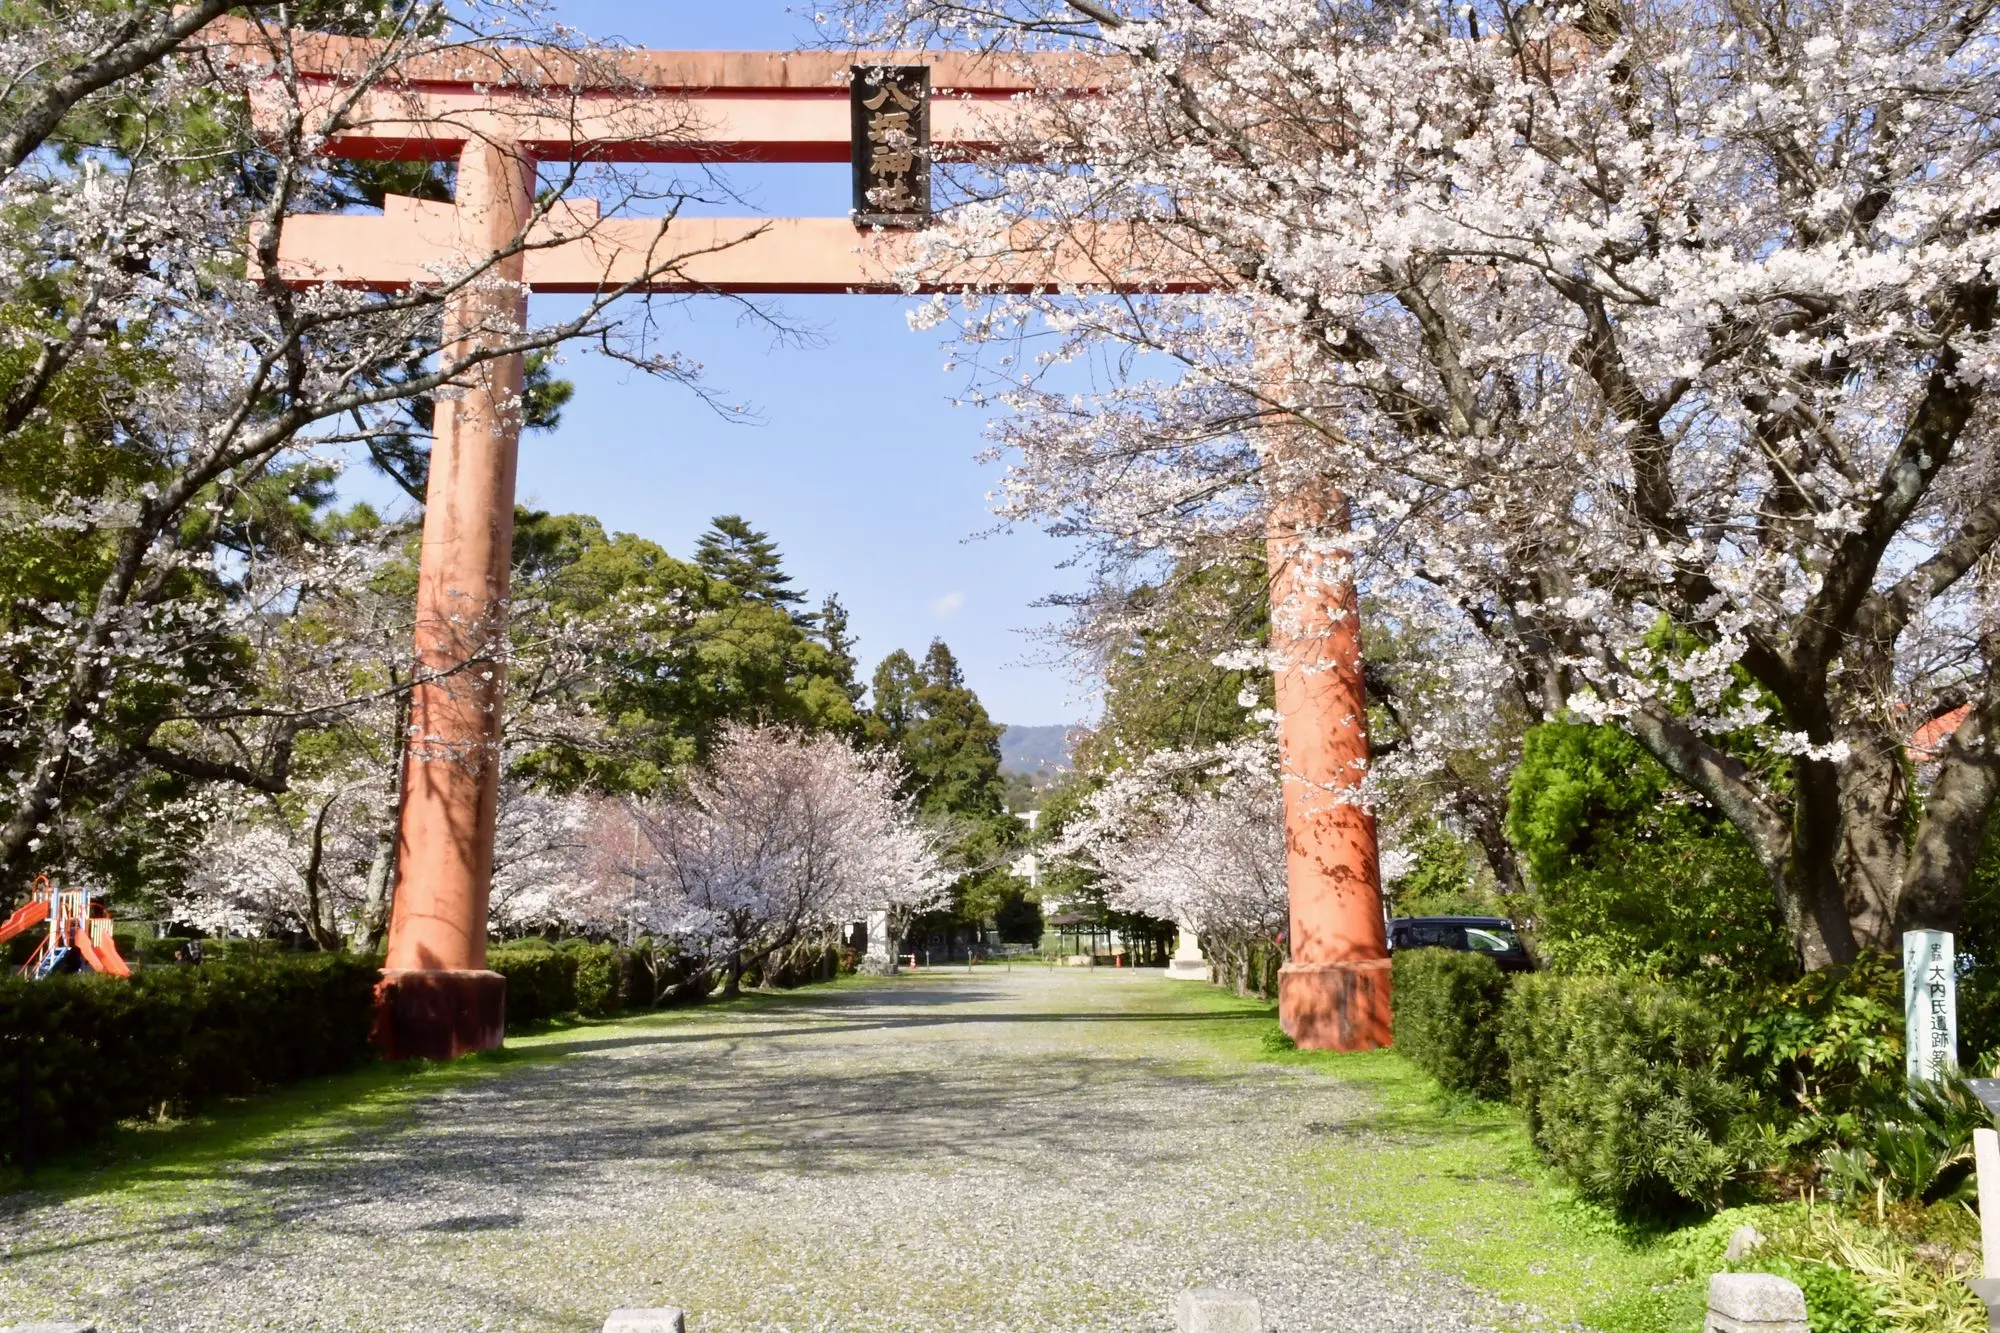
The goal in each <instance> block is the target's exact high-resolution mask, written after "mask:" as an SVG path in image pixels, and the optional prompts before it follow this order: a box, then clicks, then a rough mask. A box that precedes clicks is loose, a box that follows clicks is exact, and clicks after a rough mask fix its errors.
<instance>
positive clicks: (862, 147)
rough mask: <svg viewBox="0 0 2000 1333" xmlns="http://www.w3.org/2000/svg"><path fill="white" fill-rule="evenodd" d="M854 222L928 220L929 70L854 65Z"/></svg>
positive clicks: (870, 224)
mask: <svg viewBox="0 0 2000 1333" xmlns="http://www.w3.org/2000/svg"><path fill="white" fill-rule="evenodd" d="M849 97H850V104H851V105H852V107H853V110H854V222H855V225H856V226H862V227H921V226H924V225H925V224H927V223H928V222H929V221H930V219H931V71H930V67H929V66H928V65H856V66H855V67H854V81H853V84H852V90H851V92H850V94H849Z"/></svg>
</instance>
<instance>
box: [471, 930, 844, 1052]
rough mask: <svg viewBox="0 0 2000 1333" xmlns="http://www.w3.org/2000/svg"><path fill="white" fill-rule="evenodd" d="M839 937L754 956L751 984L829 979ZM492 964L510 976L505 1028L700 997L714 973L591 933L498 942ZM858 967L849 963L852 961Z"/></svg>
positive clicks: (747, 979)
mask: <svg viewBox="0 0 2000 1333" xmlns="http://www.w3.org/2000/svg"><path fill="white" fill-rule="evenodd" d="M841 952H842V951H841V946H840V944H839V942H838V941H837V940H835V941H828V942H823V943H820V942H815V943H802V944H797V945H794V946H792V947H791V948H789V949H786V950H784V951H782V953H781V954H777V955H773V956H771V957H769V958H764V959H759V960H757V961H756V962H753V963H752V964H751V965H750V966H749V968H748V969H746V970H745V972H744V975H743V984H744V985H745V986H772V987H780V988H784V989H789V988H791V987H794V986H804V985H809V984H811V983H812V982H815V981H830V980H832V979H833V978H834V977H836V976H838V975H839V974H840V972H841V970H842V966H841ZM486 965H487V966H488V967H490V968H492V969H493V970H494V971H495V972H498V973H499V974H500V975H501V976H503V977H505V978H507V1028H508V1030H509V1031H520V1030H523V1029H526V1028H532V1027H535V1026H538V1025H540V1024H543V1023H548V1022H550V1021H552V1020H554V1019H558V1018H564V1017H568V1016H571V1015H575V1016H577V1017H581V1018H603V1017H606V1016H608V1015H611V1014H618V1013H624V1012H626V1011H628V1010H632V1009H651V1008H654V1007H655V1006H658V1005H668V1004H678V1003H683V1002H685V1001H688V1000H695V999H700V998H701V997H702V996H704V995H706V994H707V993H708V989H709V985H710V984H711V980H712V979H711V978H710V977H709V976H708V975H707V974H706V973H704V972H703V971H701V970H700V969H699V968H698V967H697V966H695V964H694V963H693V962H692V961H691V960H688V959H684V958H682V957H681V956H679V955H678V954H675V953H673V952H671V951H667V950H662V949H658V948H656V947H655V946H653V945H651V944H647V943H642V944H641V945H640V946H639V947H638V948H636V949H624V948H620V947H618V946H616V945H612V944H593V943H590V942H588V941H585V940H564V941H563V942H561V943H560V944H551V943H549V942H548V941H546V940H514V941H510V942H508V943H506V944H497V945H495V946H493V948H492V949H491V950H489V951H488V953H487V959H486ZM846 970H848V971H852V970H853V967H852V965H851V963H850V964H849V966H848V967H847V969H846Z"/></svg>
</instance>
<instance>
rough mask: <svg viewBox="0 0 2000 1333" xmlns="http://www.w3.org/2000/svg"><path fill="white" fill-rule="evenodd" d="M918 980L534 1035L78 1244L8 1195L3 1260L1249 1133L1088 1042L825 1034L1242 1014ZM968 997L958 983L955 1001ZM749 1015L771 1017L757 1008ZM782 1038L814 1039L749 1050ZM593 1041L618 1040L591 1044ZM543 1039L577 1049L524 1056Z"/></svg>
mask: <svg viewBox="0 0 2000 1333" xmlns="http://www.w3.org/2000/svg"><path fill="white" fill-rule="evenodd" d="M918 994H920V992H916V991H914V990H913V991H907V992H902V993H900V994H897V995H896V996H895V1000H896V1001H897V1002H899V1003H890V1004H882V1005H881V1006H880V1008H881V1010H882V1012H880V1014H879V1015H870V1016H869V1017H867V1018H866V1019H863V1018H861V1016H859V1015H856V1014H853V1013H852V1011H851V1010H850V1011H849V1012H846V1013H843V1014H841V1015H840V1018H839V1019H838V1020H836V1021H834V1022H829V1023H818V1024H801V1023H795V1022H786V1023H784V1025H783V1026H776V1025H773V1026H768V1027H764V1028H757V1027H755V1026H754V1025H744V1026H739V1025H737V1024H734V1023H730V1024H727V1025H724V1026H720V1027H716V1026H705V1029H704V1030H701V1031H694V1032H678V1031H672V1030H661V1031H655V1032H643V1033H632V1034H629V1035H619V1036H610V1035H607V1036H605V1037H604V1038H601V1039H598V1038H583V1039H580V1040H577V1041H570V1042H556V1043H547V1044H543V1045H540V1046H538V1047H536V1048H534V1052H533V1054H534V1056H536V1057H538V1058H535V1059H532V1060H526V1061H522V1062H521V1063H520V1064H518V1065H517V1066H516V1067H515V1068H513V1069H511V1070H509V1071H508V1073H507V1076H506V1077H502V1078H480V1079H468V1080H463V1081H456V1082H452V1083H449V1084H446V1085H443V1086H442V1087H440V1088H439V1089H438V1090H437V1091H435V1092H427V1093H425V1094H424V1095H423V1096H422V1097H421V1098H419V1099H416V1100H413V1101H410V1102H407V1103H404V1104H401V1105H399V1106H397V1107H394V1108H391V1109H388V1110H386V1111H379V1112H378V1111H375V1110H371V1109H365V1108H364V1109H363V1110H361V1111H359V1112H357V1113H356V1114H355V1115H354V1116H353V1118H352V1120H351V1121H350V1122H348V1123H342V1124H337V1125H334V1126H328V1127H326V1128H324V1129H323V1130H319V1131H316V1132H315V1133H314V1134H313V1136H312V1138H311V1141H310V1143H309V1145H307V1146H306V1147H305V1148H304V1149H303V1150H286V1149H284V1148H282V1147H280V1148H275V1149H274V1148H271V1147H268V1146H267V1147H264V1148H263V1149H261V1150H260V1151H258V1152H256V1153H253V1154H251V1155H248V1156H244V1157H230V1156H226V1155H224V1154H222V1153H215V1154H209V1153H204V1154H202V1155H201V1156H200V1157H198V1158H193V1159H189V1158H185V1157H183V1158H180V1159H177V1160H173V1161H170V1162H162V1163H159V1164H158V1165H156V1166H155V1165H150V1164H146V1163H143V1162H142V1163H138V1164H135V1165H132V1166H129V1167H125V1168H123V1169H122V1170H121V1176H122V1178H123V1179H124V1180H126V1181H130V1182H131V1183H133V1184H135V1185H148V1184H150V1185H154V1186H159V1185H167V1186H170V1187H171V1186H176V1185H186V1186H191V1187H192V1186H200V1185H204V1184H208V1183H210V1182H214V1181H218V1180H224V1179H226V1180H227V1181H228V1182H229V1183H228V1186H227V1190H226V1193H224V1194H222V1195H220V1196H218V1195H216V1194H214V1193H211V1192H209V1191H206V1190H202V1189H198V1188H197V1189H193V1190H191V1192H190V1195H189V1199H188V1203H187V1205H186V1206H185V1207H181V1208H175V1207H173V1205H172V1204H171V1203H168V1204H167V1207H168V1209H169V1211H171V1212H172V1213H173V1217H172V1220H171V1222H167V1221H166V1220H165V1219H163V1218H161V1217H160V1215H159V1214H158V1213H155V1212H152V1211H151V1209H150V1208H149V1209H148V1210H147V1213H146V1214H144V1215H141V1216H127V1217H124V1218H122V1219H118V1220H113V1219H111V1218H105V1219H104V1221H105V1222H106V1223H109V1225H105V1226H102V1227H101V1228H99V1227H93V1228H90V1229H89V1231H90V1234H89V1235H88V1236H87V1238H83V1239H78V1238H76V1237H74V1236H73V1235H71V1236H65V1235H62V1234H61V1233H60V1231H58V1232H55V1233H51V1232H49V1231H45V1230H41V1229H40V1228H37V1227H36V1220H37V1214H39V1213H41V1212H43V1210H44V1209H47V1208H49V1207H51V1206H60V1204H59V1200H58V1198H57V1197H51V1195H48V1194H41V1195H40V1196H39V1197H34V1196H28V1197H17V1198H16V1199H15V1200H11V1201H9V1202H10V1203H11V1204H12V1205H13V1206H12V1207H9V1208H7V1209H6V1210H5V1213H4V1214H0V1243H5V1244H6V1250H5V1256H6V1257H5V1260H4V1262H7V1263H18V1262H21V1261H23V1260H26V1259H29V1258H31V1257H33V1256H37V1255H47V1254H51V1253H58V1252H65V1251H67V1252H73V1253H81V1254H83V1255H85V1256H87V1255H88V1254H89V1253H90V1251H92V1250H93V1249H97V1248H99V1247H106V1248H108V1249H113V1250H115V1249H117V1248H119V1247H121V1246H125V1245H129V1244H130V1242H132V1241H133V1240H136V1239H140V1238H145V1239H146V1241H147V1243H149V1244H150V1245H152V1246H155V1247H157V1248H159V1249H162V1250H167V1251H172V1252H175V1253H177V1254H179V1255H181V1256H183V1257H184V1259H185V1260H186V1261H187V1262H189V1263H203V1262H213V1261H214V1260H216V1259H218V1258H222V1257H223V1255H222V1254H221V1253H219V1252H218V1250H217V1247H218V1246H222V1245H226V1253H227V1262H228V1263H230V1264H231V1265H237V1264H242V1263H246V1262H255V1256H256V1254H257V1252H258V1251H259V1250H260V1249H262V1248H264V1247H265V1246H266V1245H267V1244H269V1243H271V1242H276V1241H279V1239H280V1236H281V1233H283V1232H285V1231H286V1230H288V1229H290V1228H294V1227H298V1226H302V1225H310V1227H311V1228H312V1230H313V1232H314V1233H316V1234H322V1235H324V1234H334V1235H346V1236H350V1237H352V1238H353V1239H354V1240H355V1241H356V1242H365V1243H369V1244H374V1243H380V1242H383V1241H384V1240H385V1239H386V1238H389V1237H394V1236H399V1235H400V1236H407V1237H409V1238H410V1239H411V1240H413V1241H414V1240H416V1238H417V1236H418V1234H419V1233H429V1234H437V1233H446V1234H452V1233H465V1232H499V1233H505V1232H507V1231H509V1230H511V1229H513V1228H516V1227H531V1226H533V1225H534V1223H533V1221H532V1219H533V1218H534V1217H536V1216H537V1215H538V1214H540V1215H545V1216H546V1215H557V1216H566V1217H572V1218H574V1217H583V1216H594V1215H598V1214H603V1215H604V1216H605V1218H606V1220H612V1219H614V1218H615V1219H620V1220H629V1219H630V1216H631V1215H630V1214H629V1213H626V1212H623V1211H622V1210H621V1205H620V1203H619V1202H618V1200H619V1198H620V1196H621V1193H622V1191H621V1188H620V1185H619V1182H620V1180H621V1179H623V1180H629V1179H630V1178H631V1174H630V1173H632V1172H634V1171H640V1172H645V1173H647V1174H652V1173H654V1172H660V1173H668V1174H672V1175H675V1176H686V1177H690V1178H693V1179H700V1180H703V1181H706V1182H709V1183H712V1184H715V1185H719V1186H731V1185H740V1184H741V1183H742V1182H743V1181H746V1180H753V1179H757V1178H759V1177H772V1178H778V1179H786V1178H790V1179H801V1178H803V1179H817V1180H828V1181H835V1180H839V1179H841V1178H843V1177H847V1176H850V1175H855V1174H859V1173H862V1172H869V1171H877V1170H879V1169H880V1168H881V1166H882V1164H883V1162H884V1160H885V1159H894V1160H895V1161H897V1162H898V1163H901V1164H904V1165H910V1166H916V1167H919V1168H921V1167H923V1166H925V1165H926V1164H936V1165H939V1166H953V1167H956V1166H965V1165H974V1166H987V1167H992V1168H996V1169H1005V1170H1008V1171H1021V1170H1024V1169H1025V1170H1037V1169H1040V1168H1041V1166H1042V1164H1043V1163H1045V1162H1046V1161H1047V1160H1049V1159H1050V1158H1051V1157H1054V1158H1057V1159H1071V1160H1075V1159H1087V1160H1091V1161H1092V1162H1093V1163H1094V1168H1095V1169H1101V1170H1102V1171H1104V1172H1106V1173H1109V1174H1110V1175H1112V1176H1116V1175H1117V1174H1119V1173H1123V1172H1133V1173H1145V1172H1148V1171H1151V1170H1155V1169H1158V1168H1160V1167H1162V1166H1169V1165H1172V1164H1173V1163H1174V1162H1176V1161H1178V1160H1179V1158H1178V1156H1177V1154H1176V1152H1175V1151H1173V1150H1171V1149H1170V1148H1169V1147H1167V1146H1166V1144H1165V1142H1164V1141H1163V1140H1162V1138H1161V1136H1159V1135H1157V1134H1153V1133H1149V1132H1148V1130H1149V1128H1151V1127H1152V1123H1153V1120H1154V1118H1155V1115H1156V1114H1159V1115H1164V1114H1167V1113H1168V1104H1169V1103H1170V1102H1174V1101H1179V1100H1182V1099H1185V1098H1187V1097H1210V1098H1213V1099H1214V1104H1213V1106H1212V1107H1211V1108H1210V1109H1209V1111H1208V1113H1207V1114H1208V1115H1209V1116H1210V1118H1211V1119H1212V1120H1213V1121H1214V1123H1215V1126H1216V1129H1217V1132H1223V1133H1227V1132H1231V1127H1232V1122H1234V1121H1235V1120H1237V1119H1239V1118H1240V1119H1242V1120H1243V1121H1244V1122H1245V1126H1246V1127H1247V1125H1248V1123H1249V1121H1250V1118H1251V1116H1252V1114H1253V1110H1254V1100H1255V1099H1242V1098H1237V1097H1232V1096H1231V1095H1230V1093H1229V1090H1228V1088H1227V1087H1226V1085H1222V1084H1217V1083H1215V1082H1213V1081H1210V1080H1206V1079H1202V1078H1198V1077H1194V1076H1191V1075H1178V1074H1175V1073H1172V1072H1170V1071H1168V1070H1167V1069H1165V1068H1163V1067H1162V1066H1161V1065H1159V1064H1158V1063H1157V1062H1154V1061H1151V1060H1149V1059H1146V1058H1143V1057H1140V1056H1135V1055H1131V1054H1106V1053H1103V1052H1100V1051H1093V1050H1092V1049H1091V1047H1090V1045H1089V1043H1088V1040H1087V1039H1084V1040H1082V1041H1080V1042H1079V1043H1078V1044H1077V1046H1076V1047H1075V1048H1074V1050H1072V1051H1064V1052H1056V1053H1050V1052H1046V1051H1033V1052H1020V1051H1005V1050H1003V1049H1001V1048H988V1047H983V1046H982V1047H975V1048H972V1049H971V1050H969V1051H968V1050H963V1049H961V1048H960V1047H959V1046H958V1045H957V1044H956V1043H950V1042H946V1043H919V1044H914V1045H913V1044H905V1043H902V1042H901V1041H900V1039H898V1038H895V1037H891V1038H889V1039H887V1040H883V1039H881V1038H877V1039H876V1040H875V1041H873V1042H868V1043H856V1042H849V1041H845V1040H844V1038H845V1037H847V1035H848V1034H862V1033H879V1032H881V1031H882V1030H884V1029H889V1030H892V1031H894V1030H907V1029H915V1028H929V1027H937V1026H950V1025H953V1024H966V1025H970V1026H974V1027H978V1028H986V1027H988V1026H990V1025H993V1024H1005V1023H1021V1024H1031V1025H1039V1026H1042V1027H1043V1030H1045V1031H1046V1030H1048V1027H1047V1025H1056V1024H1060V1025H1064V1027H1067V1026H1069V1025H1087V1024H1088V1023H1091V1022H1154V1023H1160V1022H1182V1021H1196V1020H1199V1021H1205V1022H1217V1021H1223V1022H1234V1021H1237V1020H1240V1019H1249V1020H1253V1021H1254V1020H1256V1019H1257V1017H1258V1016H1257V1015H1236V1014H1213V1013H1211V1014H1186V1013H1160V1014H1153V1013H1098V1014H1092V1013H1087V1012H1086V1013H1080V1014H1079V1013H1013V1014H1009V1013H1005V1012H1004V1011H1003V1012H996V1013H971V1014H959V1015H931V1014H924V1015H912V1014H898V1013H896V1012H895V1010H896V1009H897V1008H899V1007H901V1003H902V1002H907V1001H908V1000H909V999H911V998H914V997H915V996H916V995H918ZM830 998H831V997H830ZM843 998H845V997H843ZM868 998H869V999H870V1000H880V999H881V998H884V997H881V996H880V995H879V994H877V995H870V996H869V997H868ZM967 999H969V996H967V995H966V993H964V992H960V1003H965V1002H967ZM784 1017H789V1015H787V1016H784ZM765 1018H766V1020H767V1021H770V1020H772V1019H777V1020H779V1021H780V1022H783V1018H781V1017H780V1016H779V1015H776V1014H771V1013H769V1012H768V1011H767V1013H766V1014H765ZM641 1021H643V1020H641ZM664 1026H665V1025H663V1027H664ZM783 1037H798V1038H819V1039H823V1040H826V1042H827V1044H826V1046H825V1047H823V1048H815V1047H814V1046H812V1045H810V1044H805V1043H794V1044H788V1045H786V1046H784V1047H772V1046H769V1045H765V1044H764V1043H766V1042H767V1041H768V1040H770V1039H773V1038H783ZM611 1051H616V1052H618V1054H617V1055H616V1056H613V1057H610V1058H604V1057H605V1053H606V1052H611ZM555 1054H572V1055H574V1056H576V1057H577V1058H574V1059H568V1060H561V1061H553V1060H545V1059H541V1058H539V1057H542V1056H545V1055H555ZM593 1057H596V1058H593ZM1156 1108H1157V1110H1156ZM996 1131H998V1132H996ZM217 1146H218V1147H220V1146H221V1145H220V1144H218V1145H217ZM80 1183H81V1182H80ZM77 1192H83V1191H81V1190H79V1191H77ZM155 1197H158V1195H157V1191H156V1192H155ZM10 1233H11V1234H10ZM224 1237H226V1241H224V1240H223V1239H222V1238H224ZM280 1248H281V1249H282V1244H280Z"/></svg>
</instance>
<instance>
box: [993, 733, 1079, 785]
mask: <svg viewBox="0 0 2000 1333" xmlns="http://www.w3.org/2000/svg"><path fill="white" fill-rule="evenodd" d="M1073 730H1075V728H1073V727H1062V726H1057V727H1008V728H1007V730H1006V731H1005V732H1004V733H1002V734H1001V737H1000V771H1001V772H1002V773H1026V774H1028V775H1029V776H1030V777H1033V776H1034V775H1036V774H1050V773H1064V772H1068V771H1069V734H1070V732H1071V731H1073Z"/></svg>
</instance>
